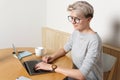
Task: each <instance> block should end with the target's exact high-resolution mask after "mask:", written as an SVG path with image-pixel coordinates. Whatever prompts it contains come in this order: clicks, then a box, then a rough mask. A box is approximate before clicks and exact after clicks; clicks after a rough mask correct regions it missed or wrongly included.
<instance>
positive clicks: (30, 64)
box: [23, 60, 52, 75]
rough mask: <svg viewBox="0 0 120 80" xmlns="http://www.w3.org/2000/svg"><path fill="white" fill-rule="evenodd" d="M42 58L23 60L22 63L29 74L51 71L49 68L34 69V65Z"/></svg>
mask: <svg viewBox="0 0 120 80" xmlns="http://www.w3.org/2000/svg"><path fill="white" fill-rule="evenodd" d="M41 61H42V60H30V61H25V62H24V63H23V65H24V66H25V68H26V70H27V72H28V73H29V75H36V74H44V73H51V72H52V71H49V70H37V71H36V70H35V65H36V64H37V63H39V62H41Z"/></svg>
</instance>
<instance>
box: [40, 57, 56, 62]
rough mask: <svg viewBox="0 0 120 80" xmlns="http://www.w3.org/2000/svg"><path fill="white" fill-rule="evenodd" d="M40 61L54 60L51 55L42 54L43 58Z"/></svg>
mask: <svg viewBox="0 0 120 80" xmlns="http://www.w3.org/2000/svg"><path fill="white" fill-rule="evenodd" d="M42 61H43V62H45V63H51V62H53V61H54V58H53V57H52V56H48V55H47V56H44V57H43V58H42Z"/></svg>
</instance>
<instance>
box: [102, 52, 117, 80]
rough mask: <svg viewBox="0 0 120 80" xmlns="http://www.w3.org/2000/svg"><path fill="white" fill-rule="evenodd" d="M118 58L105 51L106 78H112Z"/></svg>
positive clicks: (107, 79)
mask: <svg viewBox="0 0 120 80" xmlns="http://www.w3.org/2000/svg"><path fill="white" fill-rule="evenodd" d="M116 61H117V58H116V57H114V56H112V55H109V54H107V53H103V71H104V80H112V78H113V73H114V69H115V65H116Z"/></svg>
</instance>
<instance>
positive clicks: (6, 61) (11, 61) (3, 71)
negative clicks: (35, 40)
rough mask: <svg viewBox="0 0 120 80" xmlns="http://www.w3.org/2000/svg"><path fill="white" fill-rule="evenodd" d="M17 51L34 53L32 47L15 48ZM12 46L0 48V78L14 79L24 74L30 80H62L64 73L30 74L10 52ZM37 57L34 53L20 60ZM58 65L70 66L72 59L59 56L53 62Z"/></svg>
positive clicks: (49, 51) (0, 79) (1, 79)
mask: <svg viewBox="0 0 120 80" xmlns="http://www.w3.org/2000/svg"><path fill="white" fill-rule="evenodd" d="M17 49H18V51H23V50H26V51H30V52H32V53H33V54H34V48H30V47H29V48H17ZM12 52H13V49H12V48H6V49H0V80H15V79H16V78H17V77H20V76H25V77H28V78H30V79H31V80H63V79H64V78H65V76H64V75H62V74H60V73H47V74H40V75H34V76H30V75H29V74H28V73H27V71H26V69H25V68H24V67H23V65H22V63H21V61H19V60H18V59H17V58H15V57H14V56H13V54H12ZM47 52H48V53H53V51H51V50H48V51H47ZM32 59H39V57H36V56H35V55H32V56H29V57H25V58H23V59H22V61H27V60H32ZM54 63H55V64H56V65H58V66H62V67H66V68H72V66H73V65H72V61H71V59H69V58H68V57H67V56H64V57H61V58H59V59H57V60H56V61H55V62H54ZM66 63H67V64H66Z"/></svg>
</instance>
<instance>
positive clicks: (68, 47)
mask: <svg viewBox="0 0 120 80" xmlns="http://www.w3.org/2000/svg"><path fill="white" fill-rule="evenodd" d="M67 10H68V11H69V12H70V15H69V16H68V20H69V21H70V22H71V23H72V24H73V27H74V29H75V30H74V32H73V33H72V35H71V36H70V39H69V40H68V42H67V43H66V44H65V45H64V47H63V48H61V49H59V50H58V51H57V52H56V53H54V54H52V55H51V56H48V57H43V61H44V62H41V63H38V64H37V65H36V66H35V68H36V70H38V69H44V70H53V71H55V72H58V73H61V74H64V75H66V76H68V79H67V80H102V79H103V78H102V76H103V69H102V41H101V39H100V37H99V35H98V34H97V33H96V32H95V31H93V30H92V29H91V27H90V21H91V19H92V18H93V13H94V10H93V7H92V6H91V5H90V4H89V3H88V2H86V1H77V2H75V3H73V4H72V5H69V6H68V9H67ZM69 51H71V57H72V60H73V63H74V68H73V69H66V68H63V67H59V66H57V65H52V64H48V62H52V61H54V60H55V59H57V58H59V57H61V56H64V55H65V54H67V53H68V52H69Z"/></svg>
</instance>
